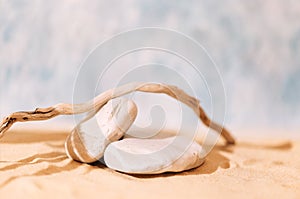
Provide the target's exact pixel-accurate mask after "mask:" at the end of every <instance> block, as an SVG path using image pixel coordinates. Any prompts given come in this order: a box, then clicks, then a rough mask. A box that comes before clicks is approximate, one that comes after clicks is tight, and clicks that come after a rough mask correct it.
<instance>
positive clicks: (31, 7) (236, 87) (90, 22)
mask: <svg viewBox="0 0 300 199" xmlns="http://www.w3.org/2000/svg"><path fill="white" fill-rule="evenodd" d="M299 19H300V1H298V0H286V1H282V0H253V1H236V0H229V1H221V0H219V1H217V0H211V1H205V0H197V1H179V2H176V3H175V2H174V1H159V0H143V1H140V0H126V1H114V0H111V1H97V0H90V1H83V0H73V1H68V0H59V1H58V0H53V1H39V0H32V1H21V0H1V1H0V116H1V118H2V117H4V116H5V115H6V114H9V113H10V112H14V111H19V110H32V109H33V108H35V107H44V106H46V107H47V106H49V105H52V104H55V103H58V102H71V101H72V93H73V86H74V81H75V78H76V75H77V73H78V70H79V67H80V64H81V63H82V62H83V60H84V59H85V58H86V57H87V55H88V53H89V52H90V51H91V50H92V49H94V48H95V47H96V45H97V44H99V43H100V42H102V41H104V40H105V39H108V38H110V37H111V36H113V35H114V34H117V33H120V32H122V31H127V30H130V29H133V28H138V27H145V26H147V27H149V26H155V27H162V28H169V29H173V30H177V31H180V32H182V33H184V34H186V35H188V36H190V37H192V38H194V39H195V40H197V41H198V42H199V43H201V44H202V45H203V46H204V47H205V48H206V50H207V51H208V52H209V53H210V55H211V57H212V58H213V60H214V61H215V62H216V64H217V66H218V68H219V71H220V73H221V75H222V77H223V81H224V86H225V90H226V96H227V104H226V110H227V112H226V120H225V124H226V125H227V126H230V128H232V129H271V130H281V132H282V133H284V134H285V135H286V136H295V135H296V136H299V134H300V132H299V131H298V130H299V127H300V103H299V100H300V56H299V55H300V20H299ZM63 120H65V121H68V118H64V119H63ZM57 121H58V120H57ZM297 131H298V132H297ZM257 132H261V131H257ZM269 132H270V131H269ZM271 133H272V132H271Z"/></svg>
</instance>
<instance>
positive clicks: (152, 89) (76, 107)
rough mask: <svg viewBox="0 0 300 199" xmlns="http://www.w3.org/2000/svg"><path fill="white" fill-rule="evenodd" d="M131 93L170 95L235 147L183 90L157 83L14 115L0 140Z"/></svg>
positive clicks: (1, 128) (4, 124)
mask: <svg viewBox="0 0 300 199" xmlns="http://www.w3.org/2000/svg"><path fill="white" fill-rule="evenodd" d="M134 91H141V92H148V93H162V94H166V95H169V96H170V97H172V98H175V99H177V100H178V101H181V102H182V103H184V104H186V105H187V106H189V107H190V108H192V109H193V110H194V112H195V113H196V115H197V116H198V117H199V118H200V119H201V121H202V122H203V123H204V124H205V125H206V126H207V127H209V128H212V129H214V130H215V131H216V132H218V133H220V134H221V135H222V136H223V137H224V139H225V140H226V141H227V143H228V144H234V143H235V140H234V138H233V137H232V136H231V134H230V133H229V131H227V130H226V129H225V128H224V127H223V126H221V125H219V124H217V123H215V122H213V121H211V120H210V119H209V118H208V116H207V115H206V113H205V112H204V110H203V109H202V108H201V106H200V103H199V100H197V99H196V98H194V97H192V96H190V95H188V94H187V93H185V92H184V91H183V90H181V89H179V88H178V87H176V86H172V85H166V84H158V83H129V84H126V85H123V86H120V87H117V88H114V89H110V90H107V91H105V92H103V93H101V94H100V95H98V96H96V97H95V98H94V99H93V100H90V101H88V102H86V103H82V104H64V103H60V104H57V105H54V106H51V107H49V108H37V109H36V110H35V111H31V112H25V111H22V112H15V113H12V114H11V115H9V116H8V117H6V118H4V120H3V121H2V123H1V124H0V137H2V136H3V135H4V133H5V132H6V131H7V130H8V129H9V128H10V127H11V126H12V125H13V124H14V123H15V122H27V121H38V120H48V119H50V118H53V117H56V116H58V115H73V114H81V113H88V117H91V116H93V115H94V114H95V113H96V112H97V111H98V110H99V109H100V108H101V107H102V106H104V105H105V104H106V103H107V102H108V101H109V100H110V99H113V98H116V97H120V96H122V95H126V94H128V93H131V92H134Z"/></svg>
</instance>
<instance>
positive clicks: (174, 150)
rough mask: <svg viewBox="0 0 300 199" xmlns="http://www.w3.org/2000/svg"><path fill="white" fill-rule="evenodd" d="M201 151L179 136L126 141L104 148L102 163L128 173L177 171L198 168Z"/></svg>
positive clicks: (195, 143) (195, 145)
mask: <svg viewBox="0 0 300 199" xmlns="http://www.w3.org/2000/svg"><path fill="white" fill-rule="evenodd" d="M205 154H206V153H205V152H204V150H203V148H202V147H201V146H200V145H199V144H198V143H197V142H196V141H194V140H192V139H188V138H186V137H183V136H176V137H169V138H163V139H139V138H126V139H123V140H120V141H116V142H113V143H111V144H109V145H108V147H107V148H106V150H105V152H104V161H105V164H106V165H107V166H108V167H109V168H111V169H114V170H117V171H121V172H125V173H132V174H157V173H164V172H180V171H184V170H189V169H192V168H195V167H198V166H200V165H201V164H203V162H204V158H205Z"/></svg>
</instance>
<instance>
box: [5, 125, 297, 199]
mask: <svg viewBox="0 0 300 199" xmlns="http://www.w3.org/2000/svg"><path fill="white" fill-rule="evenodd" d="M47 129H49V128H47ZM47 129H28V128H27V129H22V128H21V129H15V130H14V129H12V130H11V131H10V132H8V133H7V135H6V136H5V137H4V138H3V139H2V140H0V198H1V199H2V198H105V199H107V198H143V199H146V198H231V199H232V198H300V140H294V141H289V140H271V141H270V140H269V139H268V140H250V139H246V140H238V143H237V145H236V146H230V147H224V146H223V145H222V143H220V144H218V145H217V146H216V147H215V149H214V150H213V151H212V152H211V153H210V154H209V156H208V157H207V159H206V162H205V163H204V165H203V166H201V167H199V168H196V169H193V170H190V171H185V172H182V173H166V174H160V175H127V174H124V173H119V172H116V171H112V170H110V169H108V168H106V167H105V166H103V165H101V164H93V165H88V164H81V163H78V162H74V161H72V160H70V159H68V158H67V156H66V154H65V152H64V141H65V139H66V136H67V134H68V131H67V130H47Z"/></svg>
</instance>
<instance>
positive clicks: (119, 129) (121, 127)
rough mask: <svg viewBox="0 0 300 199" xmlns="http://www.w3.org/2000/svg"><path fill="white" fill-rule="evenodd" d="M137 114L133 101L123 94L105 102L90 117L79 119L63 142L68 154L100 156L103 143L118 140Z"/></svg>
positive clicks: (86, 158)
mask: <svg viewBox="0 0 300 199" xmlns="http://www.w3.org/2000/svg"><path fill="white" fill-rule="evenodd" d="M136 115H137V107H136V104H135V103H134V102H133V101H131V100H128V99H125V98H116V99H112V100H110V101H108V102H107V104H105V105H104V106H103V107H102V108H101V109H100V110H99V111H98V113H97V114H96V115H95V116H94V117H92V118H91V119H89V120H87V121H84V122H81V123H79V124H78V125H77V126H76V127H75V128H74V130H73V131H72V132H71V134H70V135H69V136H68V138H67V140H66V142H65V149H66V153H67V155H68V156H69V157H70V158H72V159H74V160H77V161H80V162H85V163H91V162H95V161H97V160H99V159H100V158H101V157H102V156H103V154H104V150H105V148H106V146H107V145H108V144H109V143H111V142H113V141H116V140H119V139H120V138H121V137H122V136H123V135H124V134H125V132H126V131H127V130H128V129H129V128H130V126H131V125H132V123H133V122H134V120H135V118H136Z"/></svg>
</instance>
